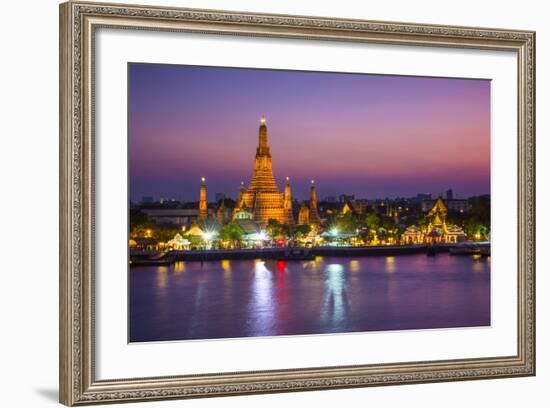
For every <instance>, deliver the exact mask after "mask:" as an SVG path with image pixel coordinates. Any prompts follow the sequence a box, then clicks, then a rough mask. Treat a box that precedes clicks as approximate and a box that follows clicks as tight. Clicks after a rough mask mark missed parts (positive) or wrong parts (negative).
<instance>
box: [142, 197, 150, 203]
mask: <svg viewBox="0 0 550 408" xmlns="http://www.w3.org/2000/svg"><path fill="white" fill-rule="evenodd" d="M152 202H153V197H151V196H143V197H141V204H151V203H152Z"/></svg>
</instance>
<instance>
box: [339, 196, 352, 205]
mask: <svg viewBox="0 0 550 408" xmlns="http://www.w3.org/2000/svg"><path fill="white" fill-rule="evenodd" d="M351 200H355V196H354V195H351V194H340V195H339V196H338V201H340V202H341V203H345V202H346V201H351Z"/></svg>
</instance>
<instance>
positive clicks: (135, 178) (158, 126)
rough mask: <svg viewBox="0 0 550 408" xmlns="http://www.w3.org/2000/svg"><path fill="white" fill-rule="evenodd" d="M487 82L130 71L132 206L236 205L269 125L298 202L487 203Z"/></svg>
mask: <svg viewBox="0 0 550 408" xmlns="http://www.w3.org/2000/svg"><path fill="white" fill-rule="evenodd" d="M490 86H491V84H490V81H489V80H471V79H447V78H426V77H405V76H386V75H366V74H339V73H321V72H301V71H276V70H260V69H238V68H211V67H193V66H176V65H160V64H130V65H129V160H130V163H129V171H130V198H131V199H132V200H134V201H139V200H141V197H142V196H153V197H154V198H156V199H159V198H161V197H163V198H175V199H179V200H185V201H196V200H198V187H199V183H200V178H201V177H202V176H204V177H206V178H207V185H208V198H209V200H211V201H213V200H214V195H215V193H217V192H225V193H227V194H228V195H229V196H230V197H235V196H236V194H237V190H238V187H239V183H240V182H241V180H243V181H244V182H245V183H246V184H247V185H248V182H249V181H250V178H251V176H252V170H253V162H254V155H255V151H256V150H255V149H256V146H257V144H258V126H259V119H260V117H261V115H262V114H265V115H266V117H267V126H268V134H269V144H270V146H271V154H272V157H273V169H274V174H275V178H276V179H277V181H278V183H279V186H280V187H281V188H282V186H283V183H284V179H285V177H286V176H289V177H290V179H291V185H292V190H293V195H294V197H296V198H298V199H303V198H306V197H307V195H308V191H309V181H310V180H311V179H315V181H316V183H317V186H318V196H319V197H320V198H323V197H326V196H328V195H339V194H341V193H346V194H355V196H356V197H358V198H375V197H395V196H401V197H406V196H413V195H416V194H417V193H420V192H426V193H433V194H439V193H440V192H444V191H445V190H446V189H448V188H453V190H454V192H455V196H459V197H468V196H472V195H478V194H487V193H489V192H490Z"/></svg>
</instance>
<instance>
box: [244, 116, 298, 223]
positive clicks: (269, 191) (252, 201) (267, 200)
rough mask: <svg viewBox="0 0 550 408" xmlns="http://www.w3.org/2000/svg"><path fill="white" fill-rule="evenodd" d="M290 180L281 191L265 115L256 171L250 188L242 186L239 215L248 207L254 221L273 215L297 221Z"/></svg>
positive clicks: (284, 219) (266, 221) (291, 221)
mask: <svg viewBox="0 0 550 408" xmlns="http://www.w3.org/2000/svg"><path fill="white" fill-rule="evenodd" d="M290 194H291V193H290V183H289V181H288V179H287V183H286V186H285V192H284V193H281V192H280V191H279V187H278V186H277V182H276V181H275V177H274V176H273V163H272V159H271V150H270V148H269V145H268V139H267V126H266V120H265V116H262V119H261V121H260V129H259V143H258V147H257V148H256V157H255V159H254V174H253V176H252V180H251V182H250V185H249V186H248V188H247V189H244V186H241V190H240V192H239V199H238V200H237V206H236V207H235V210H234V216H235V217H238V215H239V214H240V213H242V212H243V210H244V211H246V212H249V213H252V214H253V216H254V221H256V222H257V223H258V224H260V225H262V226H265V225H267V223H268V221H269V220H270V219H272V220H276V221H278V222H280V223H281V224H293V223H294V219H293V216H292V201H291V196H290Z"/></svg>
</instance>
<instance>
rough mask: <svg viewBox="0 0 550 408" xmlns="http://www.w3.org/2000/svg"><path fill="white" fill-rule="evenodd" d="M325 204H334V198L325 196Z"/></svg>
mask: <svg viewBox="0 0 550 408" xmlns="http://www.w3.org/2000/svg"><path fill="white" fill-rule="evenodd" d="M324 201H325V202H326V203H335V202H336V197H334V196H327V197H325V200H324Z"/></svg>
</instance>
